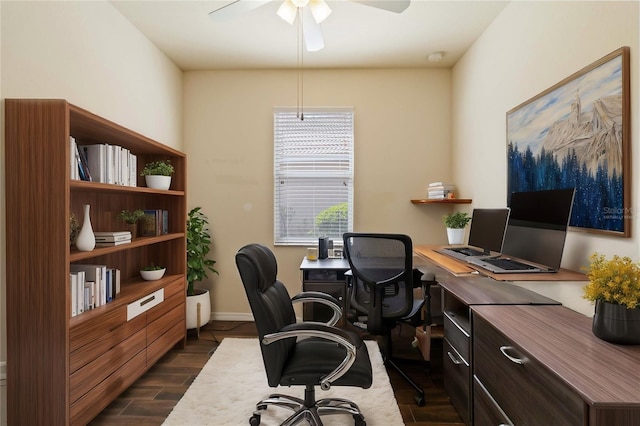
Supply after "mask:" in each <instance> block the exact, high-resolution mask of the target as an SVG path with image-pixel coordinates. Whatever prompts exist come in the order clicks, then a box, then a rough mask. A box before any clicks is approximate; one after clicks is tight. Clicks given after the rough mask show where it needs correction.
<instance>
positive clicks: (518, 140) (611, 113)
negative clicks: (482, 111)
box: [507, 47, 632, 237]
mask: <svg viewBox="0 0 640 426" xmlns="http://www.w3.org/2000/svg"><path fill="white" fill-rule="evenodd" d="M629 120H630V94H629V48H628V47H622V48H620V49H618V50H616V51H614V52H612V53H610V54H608V55H607V56H605V57H603V58H602V59H600V60H598V61H596V62H594V63H593V64H591V65H589V66H587V67H585V68H583V69H582V70H580V71H578V72H576V73H575V74H573V75H571V76H569V77H567V78H566V79H564V80H562V81H561V82H559V83H558V84H556V85H555V86H553V87H551V88H549V89H547V90H545V91H544V92H542V93H540V94H539V95H537V96H535V97H533V98H531V99H529V100H527V101H526V102H524V103H522V104H521V105H518V106H517V107H515V108H514V109H512V110H511V111H508V112H507V162H508V166H507V173H508V177H507V185H508V188H507V191H508V192H507V194H508V198H510V194H512V193H513V192H526V191H539V190H544V189H561V188H575V189H576V193H575V199H574V202H573V209H572V211H571V219H570V222H569V225H570V226H571V229H572V230H579V231H586V232H596V233H606V234H612V235H617V236H623V237H630V236H631V213H632V212H631V188H630V184H631V183H630V176H631V169H630V167H631V166H630V164H631V162H630V158H629V157H630V143H631V141H630V137H631V131H630V130H631V129H630V121H629ZM540 208H544V206H540Z"/></svg>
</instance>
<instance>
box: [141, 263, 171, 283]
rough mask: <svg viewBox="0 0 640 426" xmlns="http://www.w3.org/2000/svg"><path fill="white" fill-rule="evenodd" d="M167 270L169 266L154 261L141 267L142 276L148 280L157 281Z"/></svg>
mask: <svg viewBox="0 0 640 426" xmlns="http://www.w3.org/2000/svg"><path fill="white" fill-rule="evenodd" d="M166 270H167V268H165V267H164V266H158V265H154V264H153V263H152V264H151V265H147V266H144V267H143V268H142V269H140V276H142V278H143V279H144V280H146V281H155V280H159V279H160V278H162V277H163V276H164V273H165V272H166Z"/></svg>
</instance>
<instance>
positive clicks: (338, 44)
mask: <svg viewBox="0 0 640 426" xmlns="http://www.w3.org/2000/svg"><path fill="white" fill-rule="evenodd" d="M242 1H252V0H242ZM281 1H282V0H273V1H271V2H269V3H267V4H265V5H263V6H261V7H259V8H257V9H254V10H252V11H249V12H245V13H242V14H241V15H240V16H237V17H235V18H232V19H229V20H227V21H224V22H220V21H218V20H213V19H211V18H210V17H209V12H210V11H212V10H215V9H218V8H220V7H222V6H224V5H226V4H228V3H230V2H231V1H230V0H213V1H186V0H173V1H157V0H153V1H148V0H147V1H132V0H124V1H123V0H111V3H112V4H113V5H114V7H115V8H116V9H118V10H119V11H120V12H121V13H122V14H123V15H124V16H125V17H126V18H127V19H128V20H129V21H131V22H132V23H133V25H135V26H136V27H137V28H139V29H140V31H141V32H142V33H143V34H144V35H145V36H146V37H147V38H148V39H149V40H151V41H152V42H153V43H154V44H155V45H156V46H157V47H158V48H159V49H160V50H162V51H163V52H164V53H165V54H166V55H167V56H168V57H169V58H170V59H171V60H172V61H173V62H174V63H175V64H176V65H177V66H178V67H180V68H181V69H182V70H185V71H186V70H202V69H252V68H254V69H255V68H295V67H296V66H297V51H298V49H297V46H298V41H297V34H298V33H297V26H296V25H293V26H292V25H289V24H287V23H286V22H285V21H283V20H282V19H280V17H278V16H277V15H276V11H277V9H278V7H279V6H280V3H281ZM507 3H508V2H507V1H481V0H476V1H474V0H471V1H456V0H448V1H435V0H412V2H411V5H410V6H409V8H407V9H406V10H405V11H404V12H402V13H400V14H397V13H393V12H388V11H385V10H381V9H377V8H374V7H369V6H365V5H362V4H358V3H354V2H351V1H348V0H327V4H329V6H330V7H331V9H332V11H333V13H332V14H331V15H330V16H329V17H328V18H327V19H326V20H325V21H324V22H323V23H322V25H321V26H322V31H323V34H324V41H325V47H324V49H322V50H320V51H318V52H313V53H312V52H306V51H305V52H304V56H303V58H304V59H303V60H304V67H305V68H360V67H366V68H388V67H393V68H397V67H401V68H404V67H409V68H415V67H451V66H453V65H454V64H455V63H456V62H457V61H458V60H459V59H460V57H461V56H462V55H463V54H464V52H466V50H467V49H468V48H469V46H471V44H472V43H473V42H474V41H475V40H476V39H477V38H478V37H479V36H480V34H482V32H483V31H484V30H485V29H486V28H487V26H488V25H489V24H490V23H491V22H492V21H493V19H494V18H495V17H496V16H497V15H498V14H499V13H500V12H501V11H502V9H503V8H504V7H505V6H506V4H507ZM437 51H442V52H444V57H443V59H442V61H440V62H438V63H430V62H429V61H428V60H427V57H428V55H429V54H430V53H433V52H437Z"/></svg>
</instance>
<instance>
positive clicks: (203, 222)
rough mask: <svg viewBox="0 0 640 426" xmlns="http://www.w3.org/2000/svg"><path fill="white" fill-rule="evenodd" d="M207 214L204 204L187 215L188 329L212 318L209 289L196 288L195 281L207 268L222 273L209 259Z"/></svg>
mask: <svg viewBox="0 0 640 426" xmlns="http://www.w3.org/2000/svg"><path fill="white" fill-rule="evenodd" d="M208 225H209V221H208V219H207V216H206V215H205V214H204V213H202V212H201V211H200V207H195V208H193V209H192V210H191V211H190V212H189V215H188V218H187V329H193V328H195V329H197V330H198V333H199V330H200V327H201V326H203V325H204V324H206V323H208V322H209V319H210V318H211V299H210V296H209V290H208V289H202V288H195V283H196V282H199V281H202V280H203V279H204V278H207V271H210V272H214V273H216V274H218V271H216V270H215V268H214V267H213V265H215V263H216V261H215V260H213V259H208V258H207V255H208V254H209V252H210V251H211V235H210V234H209V229H208Z"/></svg>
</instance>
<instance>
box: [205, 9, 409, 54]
mask: <svg viewBox="0 0 640 426" xmlns="http://www.w3.org/2000/svg"><path fill="white" fill-rule="evenodd" d="M271 1H273V0H234V1H232V2H231V3H229V4H227V5H225V6H222V7H221V8H218V9H216V10H213V11H211V12H209V17H211V18H212V19H216V20H226V19H230V18H234V17H236V16H239V15H241V14H242V13H244V12H248V11H250V10H253V9H257V8H258V7H260V6H262V5H264V4H266V3H269V2H271ZM349 1H352V2H354V3H360V4H363V5H365V6H371V7H375V8H377V9H383V10H388V11H390V12H395V13H401V12H403V11H404V10H405V9H406V8H407V7H409V4H410V3H411V0H349ZM298 12H299V14H300V19H301V20H302V22H301V23H302V27H303V28H304V31H303V33H304V42H305V47H306V49H307V51H309V52H316V51H318V50H320V49H322V48H323V47H324V38H323V36H322V28H321V27H320V23H321V22H322V21H324V20H325V19H326V18H327V17H328V16H329V15H330V14H331V8H330V7H329V5H327V3H326V1H325V0H284V1H283V2H282V4H281V5H280V8H279V9H278V12H277V13H278V16H280V17H281V18H282V19H283V20H285V21H286V22H288V23H289V24H293V23H294V21H295V19H296V16H297V15H298Z"/></svg>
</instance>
